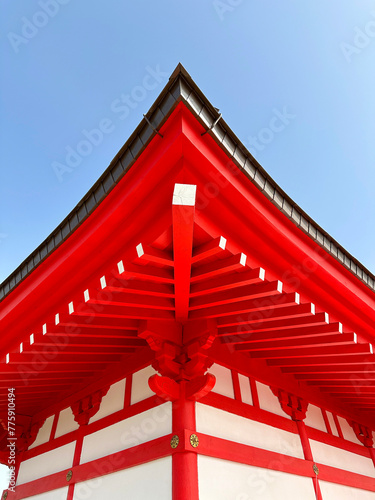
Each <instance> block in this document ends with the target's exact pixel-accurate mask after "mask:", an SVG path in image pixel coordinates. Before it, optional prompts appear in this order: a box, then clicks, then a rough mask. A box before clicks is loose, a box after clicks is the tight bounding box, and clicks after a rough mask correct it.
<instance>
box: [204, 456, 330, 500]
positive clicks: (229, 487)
mask: <svg viewBox="0 0 375 500" xmlns="http://www.w3.org/2000/svg"><path fill="white" fill-rule="evenodd" d="M198 477H199V500H282V499H285V500H286V499H288V500H301V499H303V500H316V497H315V493H314V487H313V483H312V480H311V479H310V478H307V477H302V476H296V475H293V474H286V473H285V472H279V471H274V470H270V469H262V468H259V467H253V466H250V465H244V464H239V463H235V462H229V461H226V460H220V459H218V458H212V457H206V456H203V455H198ZM338 498H339V497H337V499H336V500H338ZM324 500H326V499H324Z"/></svg>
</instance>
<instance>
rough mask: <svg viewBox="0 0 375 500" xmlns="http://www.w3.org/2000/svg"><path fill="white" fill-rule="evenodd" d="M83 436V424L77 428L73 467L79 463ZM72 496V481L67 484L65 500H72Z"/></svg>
mask: <svg viewBox="0 0 375 500" xmlns="http://www.w3.org/2000/svg"><path fill="white" fill-rule="evenodd" d="M83 438H84V426H83V425H80V426H79V428H78V430H77V440H76V447H75V450H74V457H73V464H72V466H73V467H75V466H76V465H79V463H80V460H81V454H82V446H83ZM73 497H74V483H73V484H70V485H69V488H68V496H67V500H73Z"/></svg>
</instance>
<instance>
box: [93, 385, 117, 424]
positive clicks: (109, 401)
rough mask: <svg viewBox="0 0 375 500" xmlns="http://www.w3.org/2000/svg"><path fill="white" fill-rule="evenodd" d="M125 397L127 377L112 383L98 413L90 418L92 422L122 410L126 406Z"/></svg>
mask: <svg viewBox="0 0 375 500" xmlns="http://www.w3.org/2000/svg"><path fill="white" fill-rule="evenodd" d="M124 399H125V379H123V380H120V381H119V382H116V383H115V384H112V385H111V387H110V388H109V391H108V392H107V394H106V395H105V396H104V398H103V399H102V402H101V404H100V409H99V411H98V413H96V415H94V416H93V417H92V418H91V419H90V424H91V423H92V422H95V421H96V420H100V419H101V418H103V417H106V416H107V415H111V414H112V413H115V412H116V411H119V410H122V409H123V408H124Z"/></svg>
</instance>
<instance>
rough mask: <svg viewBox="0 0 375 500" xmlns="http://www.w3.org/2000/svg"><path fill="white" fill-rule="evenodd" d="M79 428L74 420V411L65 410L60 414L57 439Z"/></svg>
mask: <svg viewBox="0 0 375 500" xmlns="http://www.w3.org/2000/svg"><path fill="white" fill-rule="evenodd" d="M78 428H79V425H78V424H77V422H76V421H75V420H74V415H73V412H72V409H71V408H65V410H63V411H61V412H60V415H59V419H58V421H57V427H56V434H55V437H59V436H63V435H64V434H68V432H72V431H75V430H77V429H78Z"/></svg>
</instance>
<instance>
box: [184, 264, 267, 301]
mask: <svg viewBox="0 0 375 500" xmlns="http://www.w3.org/2000/svg"><path fill="white" fill-rule="evenodd" d="M264 275H265V273H264V269H262V268H260V267H259V268H256V269H250V270H248V268H245V270H244V271H242V272H237V273H233V274H230V275H229V276H220V277H218V278H211V279H207V280H205V281H202V282H201V283H193V284H192V285H191V287H190V297H199V296H202V295H203V296H205V295H206V294H208V293H214V292H220V291H224V290H234V289H236V288H238V287H241V286H244V285H252V284H254V283H261V282H262V281H264Z"/></svg>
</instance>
